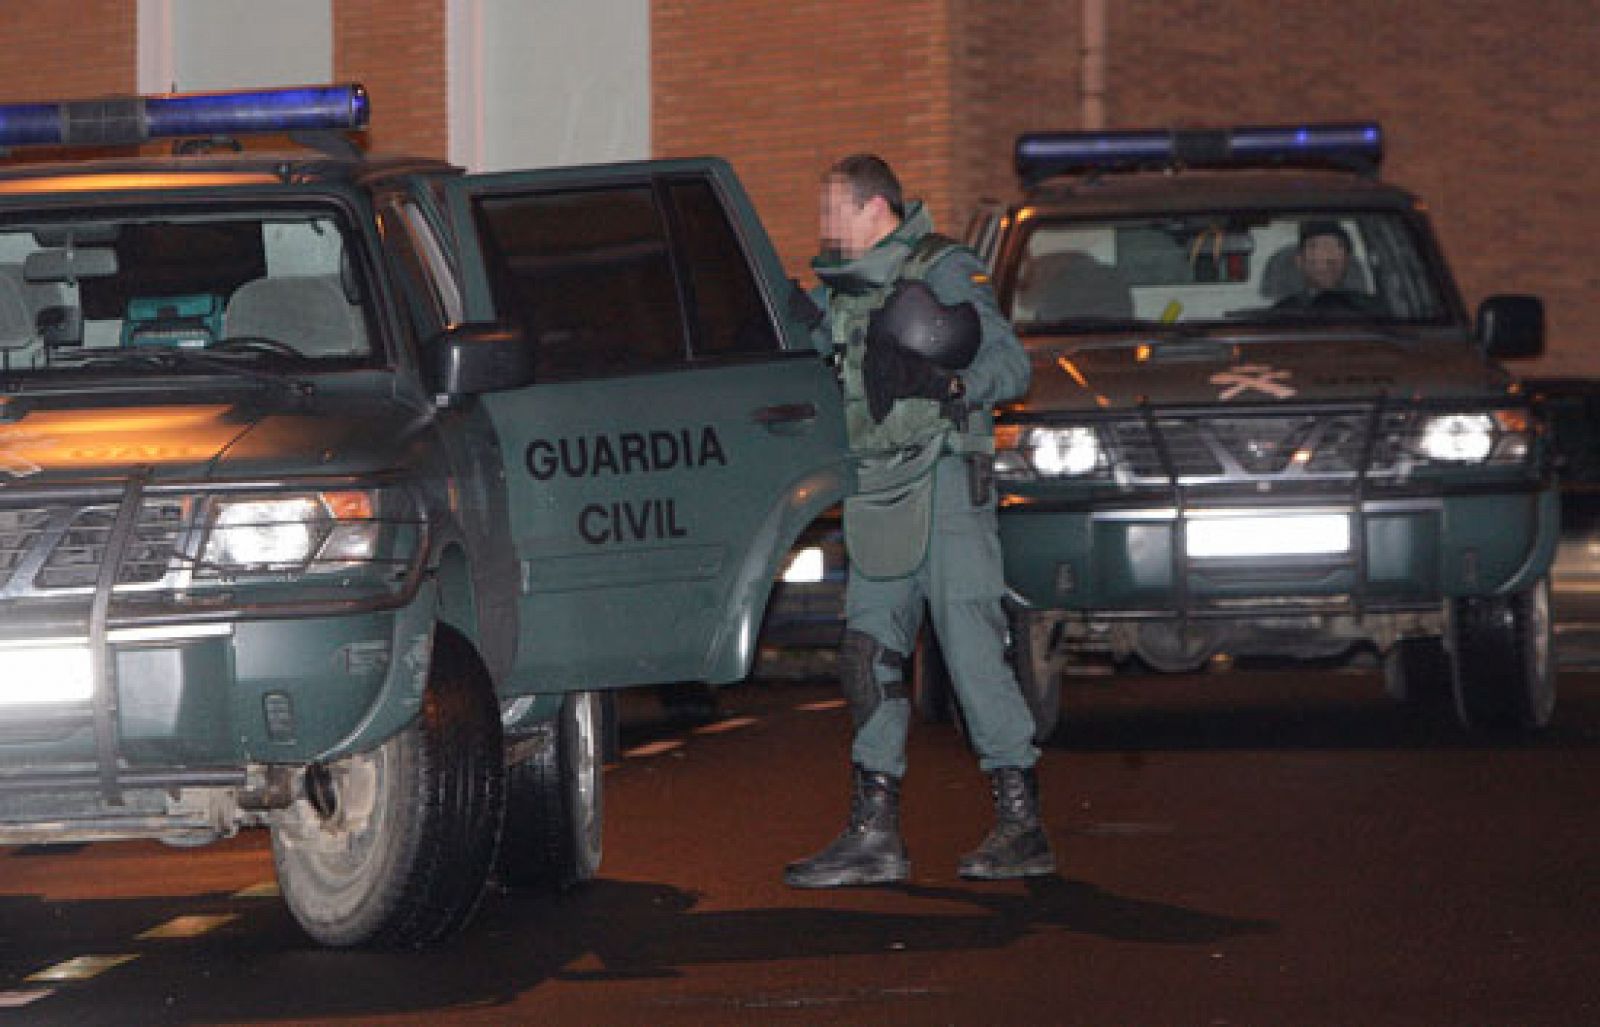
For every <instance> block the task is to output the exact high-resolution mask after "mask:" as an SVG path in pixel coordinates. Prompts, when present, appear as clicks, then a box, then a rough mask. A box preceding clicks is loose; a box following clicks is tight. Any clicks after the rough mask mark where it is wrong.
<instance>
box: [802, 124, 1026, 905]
mask: <svg viewBox="0 0 1600 1027" xmlns="http://www.w3.org/2000/svg"><path fill="white" fill-rule="evenodd" d="M821 199H822V253H821V255H820V256H819V257H818V258H817V259H816V260H815V261H814V262H813V264H812V266H813V269H814V270H815V271H816V274H817V277H818V278H819V279H820V280H821V283H822V284H821V287H820V289H819V291H818V297H819V299H820V300H821V301H822V302H821V304H820V305H821V306H822V307H823V308H824V311H822V312H819V313H820V320H819V322H818V325H817V329H816V332H815V336H816V343H817V347H818V349H819V350H821V351H822V352H823V353H824V355H827V356H835V355H837V356H838V357H839V358H840V377H841V379H842V383H843V387H844V410H845V422H846V429H847V432H848V436H849V441H850V449H851V454H852V456H853V457H854V459H855V462H856V466H857V469H858V477H859V488H858V491H857V493H856V494H855V495H853V496H851V497H850V498H849V499H848V500H846V502H845V511H844V528H845V546H846V549H847V550H848V551H849V554H850V580H849V584H848V586H847V588H846V592H845V620H846V630H845V635H844V641H843V643H842V644H841V646H840V652H839V679H840V684H841V686H842V687H843V690H844V694H845V698H846V701H847V703H848V705H849V708H850V714H851V718H852V720H853V721H854V725H855V738H854V741H853V743H852V746H851V761H852V764H853V787H852V797H851V804H850V820H849V824H848V826H847V827H846V828H845V830H844V833H843V834H841V835H840V836H839V837H838V838H837V839H835V840H834V842H833V843H832V844H831V845H829V846H828V847H827V848H825V849H823V850H822V851H821V852H820V853H818V854H816V855H815V856H812V857H810V858H808V859H802V860H799V861H797V862H794V863H791V864H789V866H788V868H787V869H786V871H785V874H784V879H785V880H786V881H787V882H788V883H789V884H790V885H792V886H794V887H797V888H832V887H838V886H840V885H851V884H880V883H885V882H892V881H903V880H905V879H906V878H907V877H909V876H910V871H911V864H910V860H909V859H908V858H907V856H906V848H905V843H904V841H903V840H902V838H901V835H900V779H901V777H902V776H903V775H904V774H905V769H906V767H905V743H906V732H907V729H908V727H909V725H910V703H909V702H908V700H907V698H906V688H905V683H904V677H903V666H904V663H905V660H906V656H907V654H908V653H910V652H911V649H912V643H913V640H914V639H915V638H916V635H917V631H918V629H919V627H920V626H921V620H922V605H923V602H924V601H926V602H927V604H928V607H929V609H930V610H931V612H932V615H933V626H934V629H935V631H936V633H937V636H938V639H939V643H940V646H941V647H942V648H943V650H944V653H945V659H946V662H947V664H948V666H949V669H950V675H951V678H952V680H953V682H954V685H955V691H956V695H957V697H958V699H959V701H960V703H961V708H962V710H963V712H964V713H965V714H966V720H967V726H968V731H969V737H970V738H971V740H972V744H973V747H974V748H975V749H976V750H977V752H978V754H979V757H980V765H981V766H982V768H983V769H984V770H985V771H987V772H988V774H989V779H990V787H991V791H992V794H993V796H994V804H995V813H996V824H995V827H994V829H993V830H992V831H990V832H989V835H988V837H986V838H984V840H983V842H982V843H981V844H980V845H979V846H978V848H977V849H976V850H975V851H973V852H971V853H969V854H968V855H966V856H964V857H963V858H962V860H961V863H960V867H959V871H960V873H961V875H962V876H963V877H972V878H982V879H995V878H1007V877H1021V876H1026V875H1035V874H1048V873H1051V872H1052V871H1054V869H1055V857H1054V855H1053V854H1052V853H1051V851H1050V842H1049V840H1048V838H1046V836H1045V833H1044V829H1043V827H1042V826H1041V825H1040V823H1039V801H1038V783H1037V778H1036V777H1035V774H1034V769H1033V767H1034V764H1035V763H1036V762H1037V760H1038V758H1039V750H1038V749H1037V748H1036V747H1035V746H1034V744H1033V734H1034V722H1033V717H1032V714H1031V713H1030V712H1029V710H1028V706H1027V703H1026V702H1025V701H1024V700H1023V697H1022V692H1021V689H1020V687H1019V686H1018V684H1017V680H1016V677H1015V675H1013V673H1012V671H1011V668H1010V666H1009V665H1008V664H1007V663H1006V659H1005V633H1006V622H1005V615H1004V613H1003V611H1002V609H1001V606H1000V599H1001V595H1002V594H1003V592H1004V589H1005V586H1004V578H1003V574H1002V570H1001V564H1000V538H999V533H998V528H997V525H996V521H995V500H994V484H993V454H994V435H993V424H992V422H991V419H990V415H989V408H990V407H991V406H992V405H993V404H995V403H997V402H1000V401H1003V400H1006V399H1010V398H1012V397H1015V396H1018V395H1020V394H1021V393H1022V392H1023V391H1024V390H1025V389H1026V388H1027V385H1028V374H1029V370H1028V359H1027V355H1026V354H1025V353H1024V352H1023V349H1022V346H1021V344H1020V343H1018V342H1017V338H1016V335H1015V334H1014V333H1013V332H1012V330H1011V326H1010V324H1009V323H1007V321H1006V319H1005V317H1004V316H1003V315H1002V314H1001V313H1000V310H999V308H998V307H997V306H996V304H995V300H994V294H993V293H992V291H991V290H990V288H989V285H988V276H987V274H986V273H985V269H984V267H983V265H982V263H981V262H980V261H979V260H978V259H977V257H976V256H975V255H974V254H973V253H972V252H971V251H970V250H967V249H965V248H964V247H961V246H960V245H958V244H957V243H955V242H954V241H953V240H950V239H947V238H945V237H944V236H940V235H938V234H936V233H934V232H933V231H932V227H933V226H932V220H931V218H930V217H929V215H928V213H927V211H926V210H925V209H924V208H923V207H922V205H921V204H920V203H913V204H912V205H911V206H910V207H909V208H907V207H906V205H905V202H904V200H903V198H902V194H901V189H900V182H899V181H898V179H897V178H896V177H895V174H894V172H893V171H892V170H891V169H890V168H889V166H888V164H886V163H885V162H884V161H883V160H882V159H880V158H878V157H876V156H872V155H870V154H857V155H854V156H850V157H846V158H844V159H843V160H840V161H839V162H838V163H837V164H835V165H834V166H833V167H832V168H830V169H829V170H828V172H827V174H826V175H824V176H823V180H822V196H821Z"/></svg>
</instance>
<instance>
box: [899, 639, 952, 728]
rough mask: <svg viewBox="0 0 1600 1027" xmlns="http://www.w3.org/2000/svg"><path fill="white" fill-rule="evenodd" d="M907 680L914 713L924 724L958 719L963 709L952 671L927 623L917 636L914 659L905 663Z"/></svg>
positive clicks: (913, 651) (943, 722)
mask: <svg viewBox="0 0 1600 1027" xmlns="http://www.w3.org/2000/svg"><path fill="white" fill-rule="evenodd" d="M905 677H906V690H907V692H908V693H909V694H910V697H911V710H912V712H913V713H915V714H916V715H917V719H918V720H921V721H922V722H923V723H925V724H947V723H949V722H950V721H952V720H958V715H959V713H960V710H959V708H958V706H959V704H958V703H957V702H956V690H955V685H953V684H952V683H951V681H950V668H949V667H947V666H945V662H944V653H943V652H942V651H941V650H940V649H939V642H938V640H937V639H935V638H934V637H933V629H932V627H931V626H930V625H927V624H924V625H923V627H922V630H921V631H919V632H918V633H917V641H916V644H915V645H914V646H913V647H912V650H911V658H910V659H909V660H908V661H906V668H905Z"/></svg>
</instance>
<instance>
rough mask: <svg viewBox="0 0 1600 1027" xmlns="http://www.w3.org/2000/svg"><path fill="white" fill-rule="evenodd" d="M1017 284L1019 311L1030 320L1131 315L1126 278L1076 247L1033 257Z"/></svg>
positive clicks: (1131, 297) (1130, 300) (1122, 316)
mask: <svg viewBox="0 0 1600 1027" xmlns="http://www.w3.org/2000/svg"><path fill="white" fill-rule="evenodd" d="M1025 266H1026V267H1027V276H1026V281H1025V282H1024V283H1019V291H1018V296H1017V306H1018V308H1019V311H1018V312H1019V314H1023V315H1024V316H1026V317H1028V318H1030V319H1031V320H1034V321H1065V320H1072V319H1075V318H1108V319H1115V320H1127V319H1129V318H1131V317H1133V293H1132V291H1131V290H1130V289H1129V288H1128V282H1127V279H1125V278H1123V276H1122V273H1121V272H1119V271H1118V270H1117V269H1116V268H1114V267H1112V266H1111V265H1109V264H1102V263H1101V262H1100V261H1098V260H1096V259H1095V258H1094V257H1091V256H1090V255H1089V254H1087V253H1084V252H1082V251H1080V250H1067V251H1064V252H1061V253H1049V254H1045V255H1043V256H1039V257H1035V258H1033V259H1032V260H1030V261H1029V262H1028V263H1027V264H1026V265H1025Z"/></svg>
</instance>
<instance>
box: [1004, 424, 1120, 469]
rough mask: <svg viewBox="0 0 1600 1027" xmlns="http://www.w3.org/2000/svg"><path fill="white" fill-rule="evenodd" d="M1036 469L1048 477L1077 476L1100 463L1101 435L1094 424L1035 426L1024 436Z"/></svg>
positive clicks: (1024, 442) (1029, 456)
mask: <svg viewBox="0 0 1600 1027" xmlns="http://www.w3.org/2000/svg"><path fill="white" fill-rule="evenodd" d="M1022 448H1023V450H1024V451H1025V452H1026V454H1027V457H1028V462H1029V463H1031V464H1032V465H1033V469H1034V470H1035V471H1038V472H1039V473H1040V474H1042V475H1044V476H1046V477H1051V478H1054V477H1063V476H1065V477H1077V476H1079V475H1084V474H1088V473H1089V472H1090V471H1093V470H1095V469H1096V468H1097V467H1099V466H1100V458H1101V452H1100V439H1099V438H1098V437H1097V436H1096V435H1095V431H1094V429H1093V428H1088V427H1084V426H1078V427H1073V428H1035V429H1033V430H1032V431H1029V432H1027V433H1025V434H1024V435H1023V437H1022Z"/></svg>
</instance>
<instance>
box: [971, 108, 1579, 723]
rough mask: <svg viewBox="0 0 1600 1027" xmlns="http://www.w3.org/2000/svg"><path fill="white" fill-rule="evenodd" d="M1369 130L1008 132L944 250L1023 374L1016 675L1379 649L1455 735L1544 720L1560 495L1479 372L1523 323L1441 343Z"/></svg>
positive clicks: (1514, 316)
mask: <svg viewBox="0 0 1600 1027" xmlns="http://www.w3.org/2000/svg"><path fill="white" fill-rule="evenodd" d="M1380 157H1381V137H1380V135H1379V130H1378V127H1377V126H1376V125H1373V124H1352V125H1326V126H1303V127H1300V126H1296V127H1287V128H1279V127H1259V128H1239V129H1230V130H1220V131H1196V132H1175V133H1169V132H1113V133H1098V134H1088V133H1058V134H1037V135H1030V136H1024V137H1022V138H1021V139H1020V140H1019V142H1018V147H1017V166H1018V171H1019V173H1020V174H1021V175H1022V177H1023V179H1024V182H1025V184H1026V186H1027V190H1026V198H1025V199H1024V200H1023V201H1022V202H1021V203H1018V204H1016V205H1013V206H1010V207H1002V206H999V205H990V206H987V207H985V208H984V209H983V210H981V211H980V213H979V215H978V216H977V217H976V218H975V220H974V222H973V224H972V227H971V230H970V232H969V236H968V241H969V243H970V244H971V245H973V246H974V247H975V248H977V249H978V251H979V252H980V254H982V255H983V256H984V257H985V258H986V259H988V260H989V262H990V264H991V265H992V267H993V269H994V278H995V284H996V287H997V289H998V292H999V295H1000V298H1001V302H1002V305H1003V306H1004V308H1005V309H1006V311H1007V312H1008V313H1009V315H1010V316H1011V318H1012V320H1013V321H1014V323H1015V325H1016V328H1017V331H1018V333H1019V335H1021V336H1022V338H1023V340H1024V342H1025V344H1026V345H1027V347H1028V348H1029V350H1030V351H1031V353H1032V355H1033V357H1034V360H1035V367H1034V378H1033V386H1032V389H1031V391H1030V392H1029V393H1028V394H1027V396H1026V397H1024V399H1023V400H1022V401H1021V402H1019V403H1016V404H1014V405H1012V406H1010V407H1009V408H1007V409H1005V410H1004V411H1003V412H1002V416H1001V422H1000V423H1001V427H1000V429H999V438H998V445H999V452H998V455H997V471H998V475H999V479H1000V481H1001V483H1002V495H1003V498H1002V504H1003V506H1002V511H1001V522H1000V523H1001V535H1002V539H1003V543H1004V547H1005V557H1006V570H1007V575H1008V581H1009V585H1010V587H1011V589H1012V591H1013V599H1014V603H1013V643H1014V648H1015V649H1016V652H1017V655H1018V657H1019V659H1018V670H1019V674H1020V676H1021V677H1022V678H1023V679H1024V683H1025V685H1026V686H1028V688H1029V689H1030V691H1031V692H1032V695H1033V700H1034V704H1035V709H1036V711H1038V710H1044V711H1045V721H1046V723H1045V726H1047V727H1048V726H1049V725H1053V724H1054V721H1055V717H1056V715H1057V710H1058V701H1059V691H1058V690H1059V677H1058V671H1059V670H1060V669H1061V668H1062V667H1063V666H1065V667H1067V668H1069V669H1070V668H1072V667H1074V666H1080V667H1087V666H1089V665H1090V664H1092V663H1095V662H1099V663H1102V664H1103V663H1105V662H1107V661H1112V660H1117V661H1120V660H1125V659H1128V658H1130V657H1138V658H1139V660H1140V661H1142V662H1143V663H1144V664H1146V665H1148V666H1151V667H1153V668H1156V669H1158V670H1162V671H1188V670H1193V669H1196V668H1198V667H1200V666H1201V665H1203V664H1205V663H1206V662H1207V661H1208V660H1209V659H1210V658H1212V657H1213V656H1216V655H1219V654H1227V655H1231V656H1271V657H1292V658H1294V657H1298V658H1334V657H1339V656H1342V655H1345V654H1349V653H1351V652H1354V651H1357V650H1361V649H1365V650H1367V651H1373V650H1375V651H1376V652H1378V653H1381V654H1382V658H1383V666H1384V677H1385V681H1386V684H1387V689H1388V691H1389V692H1390V693H1391V694H1392V695H1393V696H1394V697H1395V698H1396V699H1399V700H1402V701H1406V702H1411V703H1427V702H1429V701H1431V700H1435V699H1437V700H1441V705H1442V704H1443V702H1448V703H1449V704H1450V705H1452V706H1453V708H1454V712H1455V715H1456V716H1457V718H1458V719H1459V720H1460V722H1461V723H1462V724H1463V725H1465V726H1467V727H1471V728H1478V727H1507V728H1520V729H1537V728H1541V727H1543V726H1544V725H1545V724H1546V723H1547V722H1548V721H1549V719H1550V716H1551V711H1552V709H1553V706H1554V702H1555V675H1554V672H1553V669H1552V668H1553V666H1554V661H1553V659H1552V652H1551V647H1552V637H1553V636H1552V630H1551V623H1550V621H1551V618H1550V600H1549V596H1550V587H1549V574H1548V572H1549V568H1550V564H1551V560H1552V556H1553V554H1554V552H1555V548H1556V540H1557V534H1558V508H1557V493H1556V490H1555V484H1554V481H1553V480H1552V475H1551V472H1550V469H1549V466H1548V464H1549V461H1548V458H1547V452H1546V449H1547V446H1546V439H1545V433H1544V429H1543V427H1542V424H1541V420H1540V414H1539V411H1538V410H1537V409H1536V408H1535V406H1534V405H1533V404H1532V403H1531V402H1530V400H1529V397H1528V396H1527V395H1526V394H1525V392H1524V391H1523V389H1522V388H1521V387H1520V386H1519V384H1518V383H1517V381H1516V379H1515V378H1514V377H1513V376H1512V375H1510V374H1509V373H1507V372H1506V371H1505V370H1504V369H1503V368H1502V367H1501V366H1499V365H1498V364H1497V363H1496V360H1497V359H1499V358H1503V357H1519V356H1528V355H1532V354H1535V353H1537V352H1539V350H1540V349H1541V347H1542V345H1543V331H1544V327H1543V326H1544V322H1543V310H1542V307H1541V305H1540V303H1539V301H1538V300H1537V299H1535V298H1533V297H1528V296H1497V297H1493V298H1490V299H1488V300H1486V301H1484V303H1483V304H1482V306H1481V307H1480V308H1479V309H1478V312H1477V317H1476V319H1475V321H1474V320H1469V318H1468V315H1467V313H1466V310H1465V309H1464V307H1463V304H1462V301H1461V298H1460V296H1459V294H1458V293H1457V291H1456V288H1455V285H1454V283H1453V282H1452V279H1451V276H1450V273H1449V271H1448V270H1447V268H1446V265H1445V261H1444V258H1443V256H1442V254H1441V253H1440V250H1439V247H1438V245H1437V243H1436V242H1435V240H1434V237H1433V235H1432V233H1431V231H1430V229H1429V226H1428V222H1427V219H1426V217H1425V215H1424V208H1423V205H1422V204H1421V203H1420V202H1419V201H1418V200H1417V199H1416V198H1414V197H1413V196H1411V195H1410V194H1408V193H1406V192H1404V191H1402V190H1400V189H1398V188H1395V187H1393V186H1390V185H1386V184H1384V183H1383V182H1381V181H1379V180H1378V179H1377V177H1376V170H1377V166H1378V162H1379V159H1380Z"/></svg>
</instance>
